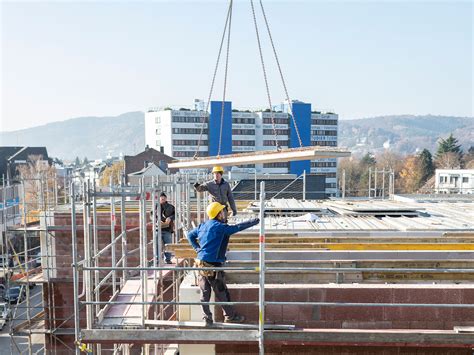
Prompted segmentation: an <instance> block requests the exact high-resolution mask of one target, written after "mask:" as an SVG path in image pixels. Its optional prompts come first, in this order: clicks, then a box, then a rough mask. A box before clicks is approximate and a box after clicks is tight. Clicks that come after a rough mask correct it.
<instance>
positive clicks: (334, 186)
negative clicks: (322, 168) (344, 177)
mask: <svg viewBox="0 0 474 355" xmlns="http://www.w3.org/2000/svg"><path fill="white" fill-rule="evenodd" d="M326 188H329V189H334V188H336V183H335V182H327V183H326Z"/></svg>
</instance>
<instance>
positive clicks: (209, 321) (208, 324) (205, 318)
mask: <svg viewBox="0 0 474 355" xmlns="http://www.w3.org/2000/svg"><path fill="white" fill-rule="evenodd" d="M204 323H205V325H206V327H212V325H213V324H214V321H213V320H212V318H207V317H204Z"/></svg>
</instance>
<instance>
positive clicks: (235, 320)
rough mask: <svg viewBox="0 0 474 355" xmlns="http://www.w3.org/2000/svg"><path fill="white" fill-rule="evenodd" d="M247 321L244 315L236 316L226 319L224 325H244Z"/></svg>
mask: <svg viewBox="0 0 474 355" xmlns="http://www.w3.org/2000/svg"><path fill="white" fill-rule="evenodd" d="M244 321H245V317H244V316H242V315H237V314H235V315H234V316H233V317H227V316H226V317H225V319H224V323H243V322H244Z"/></svg>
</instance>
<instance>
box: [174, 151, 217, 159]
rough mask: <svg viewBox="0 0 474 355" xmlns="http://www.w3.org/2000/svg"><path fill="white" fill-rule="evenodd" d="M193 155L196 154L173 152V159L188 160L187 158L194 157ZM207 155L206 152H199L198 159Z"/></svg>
mask: <svg viewBox="0 0 474 355" xmlns="http://www.w3.org/2000/svg"><path fill="white" fill-rule="evenodd" d="M194 154H196V152H194V151H192V152H173V154H172V155H173V157H175V158H189V157H194ZM208 155H209V153H208V152H199V156H200V157H207V156H208Z"/></svg>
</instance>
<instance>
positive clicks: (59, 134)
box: [0, 112, 474, 160]
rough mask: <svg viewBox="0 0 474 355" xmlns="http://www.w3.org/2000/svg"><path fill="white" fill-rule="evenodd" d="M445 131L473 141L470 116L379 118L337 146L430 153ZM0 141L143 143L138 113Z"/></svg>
mask: <svg viewBox="0 0 474 355" xmlns="http://www.w3.org/2000/svg"><path fill="white" fill-rule="evenodd" d="M450 133H453V135H454V136H455V137H456V138H457V139H458V140H459V142H460V143H461V144H462V146H463V149H464V150H465V151H466V150H467V149H468V148H469V147H470V146H471V145H474V118H473V117H452V116H430V115H428V116H412V115H399V116H380V117H371V118H362V119H351V120H340V121H339V145H341V146H345V147H348V148H349V149H351V150H352V152H353V153H354V154H356V155H360V154H365V153H366V152H372V153H379V152H382V151H383V150H384V149H390V150H391V151H393V152H397V153H400V154H411V153H414V152H416V151H417V150H421V149H424V148H427V149H429V150H430V151H431V152H433V153H434V152H435V150H436V147H437V141H438V139H439V138H440V137H443V138H445V137H447V136H448V135H449V134H450ZM0 145H29V146H46V147H47V148H48V154H49V155H50V156H52V157H58V158H61V159H66V160H73V159H74V158H75V157H76V156H78V157H79V158H81V159H83V158H84V157H88V158H89V159H97V158H105V157H106V156H108V155H112V156H118V155H119V154H120V153H122V154H135V153H138V152H140V151H142V150H143V149H144V147H145V122H144V113H143V112H128V113H124V114H122V115H119V116H115V117H112V116H111V117H78V118H73V119H69V120H66V121H62V122H54V123H49V124H46V125H43V126H38V127H33V128H28V129H23V130H18V131H12V132H3V133H0Z"/></svg>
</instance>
